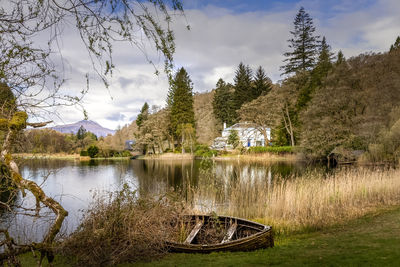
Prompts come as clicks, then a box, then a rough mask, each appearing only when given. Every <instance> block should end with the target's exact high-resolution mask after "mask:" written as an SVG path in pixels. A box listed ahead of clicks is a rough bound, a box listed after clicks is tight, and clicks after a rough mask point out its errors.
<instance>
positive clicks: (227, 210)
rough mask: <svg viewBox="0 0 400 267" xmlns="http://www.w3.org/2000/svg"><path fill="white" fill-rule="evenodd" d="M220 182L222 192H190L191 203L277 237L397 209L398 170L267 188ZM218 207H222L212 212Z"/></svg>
mask: <svg viewBox="0 0 400 267" xmlns="http://www.w3.org/2000/svg"><path fill="white" fill-rule="evenodd" d="M242 178H243V177H242ZM226 181H230V182H228V184H226V185H225V188H226V189H225V190H224V191H221V190H217V189H213V186H208V187H205V189H203V190H193V191H192V194H193V195H192V198H193V203H200V202H201V201H202V200H203V201H204V199H208V200H209V201H208V204H209V205H210V203H211V204H212V205H214V206H213V209H214V210H215V211H216V212H217V213H219V214H225V215H230V216H238V217H245V218H250V219H255V220H257V221H260V222H263V223H265V224H269V225H272V226H273V227H274V228H275V230H276V231H278V233H287V232H295V231H299V230H305V229H320V228H323V227H325V226H329V225H334V224H337V223H343V222H345V221H347V220H350V219H353V218H357V217H360V216H363V215H365V214H367V213H369V212H371V211H374V210H376V209H378V208H381V207H383V206H391V205H399V204H400V170H398V169H397V170H396V169H389V170H384V171H382V170H371V169H367V168H360V169H347V170H342V171H338V172H337V173H334V174H330V175H326V176H324V175H323V174H320V173H312V172H310V173H308V174H307V175H304V176H302V177H301V178H293V179H285V180H284V179H274V180H272V181H270V182H268V179H252V178H251V177H248V179H239V180H237V181H232V179H229V178H228V179H225V183H226ZM223 182H224V181H220V182H219V184H220V183H223ZM219 186H220V185H219ZM224 198H225V199H224ZM210 199H212V200H211V201H210ZM221 202H226V203H227V204H225V205H222V206H218V204H217V203H221Z"/></svg>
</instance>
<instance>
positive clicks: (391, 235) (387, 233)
mask: <svg viewBox="0 0 400 267" xmlns="http://www.w3.org/2000/svg"><path fill="white" fill-rule="evenodd" d="M20 259H21V261H22V266H35V265H36V261H35V258H33V257H32V254H30V253H28V254H25V255H23V256H21V257H20ZM399 263H400V207H393V208H391V209H381V210H379V211H377V212H375V213H371V214H368V215H366V216H363V217H361V218H358V219H355V220H351V221H349V222H346V223H345V224H342V225H336V226H331V227H328V228H326V229H324V230H320V231H315V232H312V233H305V234H297V235H290V236H287V237H286V238H283V239H280V240H278V242H276V244H275V247H274V248H272V249H265V250H258V251H253V252H236V253H226V252H225V253H212V254H205V255H201V254H169V255H167V256H166V257H164V258H163V259H161V260H158V261H152V262H149V263H144V262H142V263H136V264H129V263H126V264H121V265H119V266H266V265H274V266H305V265H307V266H363V265H366V266H398V265H399ZM44 266H48V265H47V262H45V264H44ZM54 266H73V264H71V263H70V262H68V260H67V259H66V258H63V257H60V256H59V255H56V258H55V264H54Z"/></svg>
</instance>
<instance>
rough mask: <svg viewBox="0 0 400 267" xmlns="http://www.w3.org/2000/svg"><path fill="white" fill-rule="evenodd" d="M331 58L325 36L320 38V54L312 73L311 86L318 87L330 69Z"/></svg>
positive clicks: (331, 54)
mask: <svg viewBox="0 0 400 267" xmlns="http://www.w3.org/2000/svg"><path fill="white" fill-rule="evenodd" d="M332 56H333V53H332V52H331V48H330V46H329V45H328V44H327V42H326V39H325V36H324V37H323V38H322V42H321V46H320V52H319V56H318V63H317V65H316V67H315V69H314V70H313V71H312V78H313V86H314V87H316V86H320V85H321V83H322V79H324V78H325V77H326V76H327V75H328V72H329V70H331V69H332Z"/></svg>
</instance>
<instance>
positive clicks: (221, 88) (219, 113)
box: [212, 79, 235, 126]
mask: <svg viewBox="0 0 400 267" xmlns="http://www.w3.org/2000/svg"><path fill="white" fill-rule="evenodd" d="M231 88H232V85H231V84H227V83H225V82H224V80H222V79H219V80H218V82H217V84H216V89H215V95H214V99H213V103H212V104H213V113H214V115H215V117H216V118H217V119H219V120H220V121H221V122H226V124H227V125H228V126H230V125H232V124H234V123H235V110H234V107H233V102H232V99H233V92H232V91H231Z"/></svg>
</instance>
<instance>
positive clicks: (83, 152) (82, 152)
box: [79, 150, 89, 157]
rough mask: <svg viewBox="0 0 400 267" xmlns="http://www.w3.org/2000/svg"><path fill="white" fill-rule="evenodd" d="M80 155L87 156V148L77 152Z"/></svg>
mask: <svg viewBox="0 0 400 267" xmlns="http://www.w3.org/2000/svg"><path fill="white" fill-rule="evenodd" d="M79 155H80V156H81V157H87V156H89V154H88V152H87V150H81V153H80V154H79Z"/></svg>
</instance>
